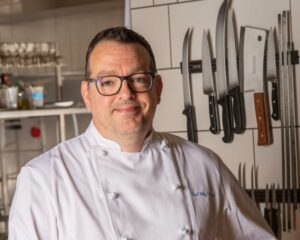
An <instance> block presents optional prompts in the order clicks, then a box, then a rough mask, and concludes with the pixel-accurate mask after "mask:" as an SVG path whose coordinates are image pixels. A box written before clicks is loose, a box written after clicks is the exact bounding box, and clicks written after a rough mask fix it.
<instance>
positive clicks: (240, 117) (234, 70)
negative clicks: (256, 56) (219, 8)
mask: <svg viewBox="0 0 300 240" xmlns="http://www.w3.org/2000/svg"><path fill="white" fill-rule="evenodd" d="M233 18H234V15H233V11H232V10H231V9H229V12H228V17H227V59H228V90H229V96H230V97H231V98H232V100H233V105H232V109H233V119H234V124H235V126H234V132H235V133H238V134H239V133H243V132H244V131H245V129H246V120H245V106H244V95H243V93H242V92H241V91H240V83H239V76H238V63H237V38H236V34H235V30H234V19H233Z"/></svg>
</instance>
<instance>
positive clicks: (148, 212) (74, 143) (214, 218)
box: [9, 123, 275, 240]
mask: <svg viewBox="0 0 300 240" xmlns="http://www.w3.org/2000/svg"><path fill="white" fill-rule="evenodd" d="M37 239H39V240H56V239H59V240H74V239H78V240H102V239H103V240H121V239H124V240H125V239H127V240H129V239H131V240H177V239H194V240H196V239H198V240H199V239H201V240H210V239H228V240H234V239H249V240H250V239H251V240H256V239H257V240H267V239H275V237H273V235H272V234H271V231H270V229H269V228H268V226H267V224H266V223H265V221H264V219H263V218H262V215H261V214H260V212H259V211H258V210H257V208H256V206H255V204H254V203H253V202H252V201H251V200H250V199H249V198H248V196H247V194H246V193H245V192H244V190H242V189H241V187H240V186H239V184H238V182H237V181H236V179H235V178H234V177H233V175H232V174H231V173H230V171H229V170H228V169H227V168H226V167H225V166H224V165H223V163H222V162H221V161H220V160H219V159H218V158H217V157H216V155H215V154H214V153H212V152H211V151H210V150H208V149H206V148H203V147H201V146H199V145H197V144H194V143H191V142H189V141H186V140H184V139H181V138H179V137H176V136H172V135H169V134H162V133H157V132H155V131H152V133H151V134H150V136H149V137H148V138H147V139H146V140H145V143H144V145H143V148H142V150H141V151H140V152H136V153H127V152H122V151H121V149H120V146H119V145H118V144H116V143H115V142H112V141H110V140H108V139H105V138H104V137H102V136H101V135H100V134H99V132H98V131H97V130H96V128H95V126H94V125H93V123H91V124H90V126H89V127H88V129H87V130H86V132H85V133H84V134H82V135H80V136H79V137H76V138H74V139H71V140H68V141H65V142H63V143H61V144H59V145H58V146H56V147H55V148H53V149H51V150H50V151H48V152H46V153H44V154H42V155H40V156H39V157H37V158H35V159H34V160H32V161H30V162H29V163H27V164H26V165H25V166H24V167H23V168H22V170H21V173H20V174H19V176H18V180H17V188H16V193H15V196H14V200H13V203H12V207H11V212H10V217H9V240H37Z"/></svg>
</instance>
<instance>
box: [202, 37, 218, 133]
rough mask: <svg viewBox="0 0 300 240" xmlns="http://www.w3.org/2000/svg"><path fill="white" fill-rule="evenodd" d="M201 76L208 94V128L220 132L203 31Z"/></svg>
mask: <svg viewBox="0 0 300 240" xmlns="http://www.w3.org/2000/svg"><path fill="white" fill-rule="evenodd" d="M202 77H203V92H204V94H206V95H208V109H209V119H210V128H209V130H210V131H211V132H212V133H213V134H218V133H219V132H220V127H219V126H220V123H219V111H218V105H217V102H216V91H215V89H216V87H215V80H214V76H213V70H212V58H211V52H210V45H209V39H208V34H207V32H206V31H203V36H202Z"/></svg>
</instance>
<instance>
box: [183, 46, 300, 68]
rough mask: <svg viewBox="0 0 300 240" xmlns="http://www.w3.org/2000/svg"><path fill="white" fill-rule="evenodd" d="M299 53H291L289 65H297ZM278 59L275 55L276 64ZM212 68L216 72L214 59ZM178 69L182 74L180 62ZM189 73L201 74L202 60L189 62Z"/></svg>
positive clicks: (295, 51)
mask: <svg viewBox="0 0 300 240" xmlns="http://www.w3.org/2000/svg"><path fill="white" fill-rule="evenodd" d="M299 58H300V56H299V51H298V50H293V51H291V64H292V65H297V64H299ZM237 60H238V59H237ZM278 60H279V57H278V54H276V61H277V63H278ZM211 66H212V71H213V72H216V70H217V67H216V59H215V58H214V59H212V62H211ZM180 69H181V73H182V62H180ZM189 71H190V73H202V60H191V61H189Z"/></svg>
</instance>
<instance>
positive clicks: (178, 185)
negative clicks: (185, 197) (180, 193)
mask: <svg viewBox="0 0 300 240" xmlns="http://www.w3.org/2000/svg"><path fill="white" fill-rule="evenodd" d="M182 189H183V186H182V185H181V184H180V183H175V184H174V185H173V190H174V191H177V190H182Z"/></svg>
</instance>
